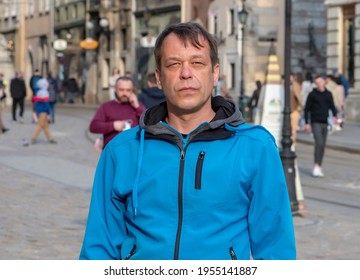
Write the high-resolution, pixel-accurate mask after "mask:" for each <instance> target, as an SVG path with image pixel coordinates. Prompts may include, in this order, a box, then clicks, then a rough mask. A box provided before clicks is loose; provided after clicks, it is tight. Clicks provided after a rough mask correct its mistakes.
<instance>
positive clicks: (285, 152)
mask: <svg viewBox="0 0 360 280" xmlns="http://www.w3.org/2000/svg"><path fill="white" fill-rule="evenodd" d="M284 60H285V62H284V66H285V71H284V72H285V73H284V76H285V104H284V119H283V128H282V136H283V137H282V140H281V144H282V150H281V152H280V156H281V160H282V164H283V168H284V173H285V178H286V183H287V188H288V193H289V198H290V205H291V211H292V213H293V215H297V214H298V210H299V206H298V201H297V198H296V191H295V158H296V155H295V153H294V152H293V151H292V150H291V145H292V143H293V141H292V139H291V121H290V114H291V109H290V71H291V0H286V2H285V57H284Z"/></svg>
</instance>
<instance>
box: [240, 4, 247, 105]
mask: <svg viewBox="0 0 360 280" xmlns="http://www.w3.org/2000/svg"><path fill="white" fill-rule="evenodd" d="M244 3H245V0H243V2H242V9H241V11H239V12H238V20H239V22H240V24H241V36H242V37H241V63H240V69H241V70H240V71H241V78H240V108H241V109H242V112H243V111H244V106H243V98H244V48H245V47H244V46H245V26H246V21H247V17H248V14H249V13H248V11H247V10H246V9H245V4H244Z"/></svg>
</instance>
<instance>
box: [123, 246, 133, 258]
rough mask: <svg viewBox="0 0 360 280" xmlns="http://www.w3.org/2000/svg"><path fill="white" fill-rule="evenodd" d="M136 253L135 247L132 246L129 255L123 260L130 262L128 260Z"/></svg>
mask: <svg viewBox="0 0 360 280" xmlns="http://www.w3.org/2000/svg"><path fill="white" fill-rule="evenodd" d="M135 253H136V245H134V246H133V247H132V249H131V251H130V253H129V254H128V255H127V256H126V258H125V260H130V258H131V257H132V256H133V255H134V254H135Z"/></svg>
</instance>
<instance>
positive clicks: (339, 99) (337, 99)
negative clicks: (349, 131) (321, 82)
mask: <svg viewBox="0 0 360 280" xmlns="http://www.w3.org/2000/svg"><path fill="white" fill-rule="evenodd" d="M326 89H327V90H328V91H330V92H331V94H332V97H333V100H334V104H335V108H336V111H337V119H338V123H337V124H334V123H333V117H334V116H333V115H332V112H331V111H330V114H329V117H328V124H329V126H330V129H329V131H330V132H331V133H332V132H334V131H340V130H341V126H340V123H341V120H342V108H343V101H344V100H343V94H342V92H341V88H340V87H339V85H338V84H337V83H336V82H335V79H334V76H332V75H327V76H326Z"/></svg>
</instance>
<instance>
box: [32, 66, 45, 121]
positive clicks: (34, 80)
mask: <svg viewBox="0 0 360 280" xmlns="http://www.w3.org/2000/svg"><path fill="white" fill-rule="evenodd" d="M41 78H42V77H41V75H40V71H39V69H35V71H34V74H33V75H32V76H31V78H30V83H29V84H30V88H31V91H32V97H31V103H32V122H33V123H37V121H38V118H37V115H36V108H35V96H36V93H37V91H38V90H39V88H38V86H37V82H38V81H39V80H40V79H41Z"/></svg>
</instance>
